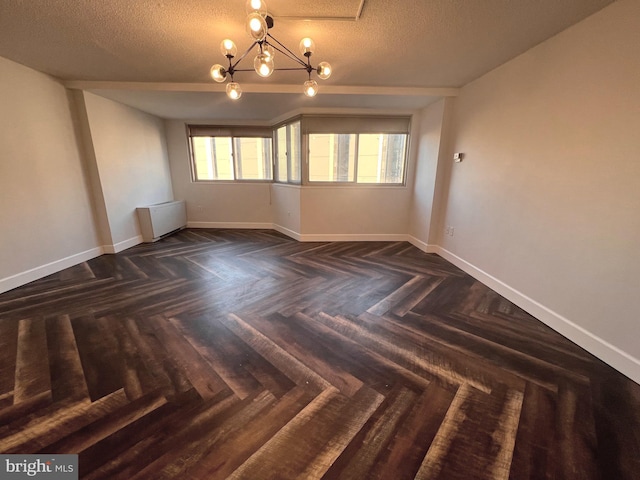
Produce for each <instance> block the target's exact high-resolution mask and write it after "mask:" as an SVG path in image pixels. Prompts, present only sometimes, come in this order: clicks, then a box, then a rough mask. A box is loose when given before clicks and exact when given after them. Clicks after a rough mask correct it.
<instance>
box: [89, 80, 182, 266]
mask: <svg viewBox="0 0 640 480" xmlns="http://www.w3.org/2000/svg"><path fill="white" fill-rule="evenodd" d="M83 98H84V107H85V109H86V120H87V122H88V129H89V134H90V138H89V139H88V141H89V142H90V145H89V148H88V150H90V153H92V155H90V156H89V157H91V158H90V159H89V160H90V161H91V160H92V159H93V160H94V161H95V166H96V172H95V173H97V175H98V176H99V186H100V188H101V195H102V201H103V204H104V209H105V211H106V216H107V221H108V228H109V236H110V238H109V239H108V240H110V241H111V244H110V245H106V247H107V248H106V251H107V252H111V253H113V251H120V250H122V249H124V248H128V247H130V246H132V245H135V244H137V243H140V242H141V241H142V238H141V237H140V229H139V225H138V219H137V216H136V208H137V207H141V206H145V205H152V204H154V203H160V202H166V201H169V200H172V199H173V191H172V185H171V173H170V169H169V159H168V155H167V145H166V140H165V135H164V123H163V121H162V120H160V119H158V118H156V117H153V116H151V115H148V114H146V113H143V112H140V111H139V110H136V109H133V108H131V107H127V106H125V105H122V104H120V103H117V102H114V101H112V100H108V99H106V98H102V97H99V96H97V95H94V94H91V93H88V92H83ZM94 185H95V182H94ZM94 188H95V187H94ZM94 193H95V192H94Z"/></svg>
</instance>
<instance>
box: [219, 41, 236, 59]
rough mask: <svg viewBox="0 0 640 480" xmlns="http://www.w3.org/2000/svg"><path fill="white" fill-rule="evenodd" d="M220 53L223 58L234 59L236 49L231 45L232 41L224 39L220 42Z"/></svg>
mask: <svg viewBox="0 0 640 480" xmlns="http://www.w3.org/2000/svg"><path fill="white" fill-rule="evenodd" d="M220 51H221V52H222V55H224V56H225V57H235V56H236V53H238V47H236V44H235V43H233V40H229V39H228V38H225V39H224V40H222V42H220Z"/></svg>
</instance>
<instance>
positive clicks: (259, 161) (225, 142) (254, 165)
mask: <svg viewBox="0 0 640 480" xmlns="http://www.w3.org/2000/svg"><path fill="white" fill-rule="evenodd" d="M191 145H192V152H193V162H194V168H195V179H196V180H271V179H272V169H271V139H270V138H261V137H240V138H233V137H192V138H191Z"/></svg>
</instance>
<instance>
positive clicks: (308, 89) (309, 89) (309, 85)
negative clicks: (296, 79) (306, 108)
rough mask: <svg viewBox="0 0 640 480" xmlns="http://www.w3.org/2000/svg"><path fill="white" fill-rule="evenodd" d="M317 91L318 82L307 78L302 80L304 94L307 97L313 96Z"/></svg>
mask: <svg viewBox="0 0 640 480" xmlns="http://www.w3.org/2000/svg"><path fill="white" fill-rule="evenodd" d="M316 93H318V82H316V81H315V80H307V81H306V82H304V94H305V95H306V96H307V97H315V96H316Z"/></svg>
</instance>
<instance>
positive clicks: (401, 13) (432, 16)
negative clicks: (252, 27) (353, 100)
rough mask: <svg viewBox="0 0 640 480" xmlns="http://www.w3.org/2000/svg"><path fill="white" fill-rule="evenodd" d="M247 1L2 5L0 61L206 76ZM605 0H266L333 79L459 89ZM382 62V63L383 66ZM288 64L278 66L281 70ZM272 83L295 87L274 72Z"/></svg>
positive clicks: (144, 76)
mask: <svg viewBox="0 0 640 480" xmlns="http://www.w3.org/2000/svg"><path fill="white" fill-rule="evenodd" d="M244 3H245V2H244V0H217V1H215V0H153V1H151V0H140V1H135V2H132V1H130V0H109V1H107V2H97V1H95V0H59V1H55V2H52V1H51V0H28V1H27V0H3V1H2V2H1V3H0V56H2V57H5V58H8V59H10V60H13V61H16V62H18V63H21V64H24V65H26V66H29V67H31V68H34V69H36V70H39V71H42V72H45V73H48V74H50V75H53V76H56V77H59V78H61V79H64V80H94V81H96V80H102V81H137V82H180V83H193V82H209V76H208V75H209V67H210V66H211V65H212V64H213V63H216V62H219V61H220V60H221V58H220V57H221V56H220V53H219V49H218V45H219V44H220V41H221V40H222V39H223V38H226V37H229V38H232V39H234V40H235V41H236V43H237V44H238V49H239V50H240V51H244V49H246V48H247V47H248V46H249V45H250V43H251V42H250V39H249V37H248V36H247V35H246V34H245V32H244V24H243V22H244V18H245V5H244ZM609 3H611V0H537V1H535V2H534V1H524V0H511V1H509V0H483V1H477V0H440V1H436V0H431V1H403V2H389V1H388V0H365V3H364V7H363V9H362V15H361V17H360V19H359V20H358V21H351V22H349V21H336V20H312V21H303V20H294V19H287V18H280V19H278V15H283V16H303V17H304V16H322V17H332V16H335V17H344V16H354V15H355V14H356V13H357V10H358V9H359V6H360V1H359V0H313V1H310V0H303V1H300V0H297V1H296V2H291V1H285V0H273V1H272V2H271V4H270V3H269V1H268V0H267V5H269V8H270V10H271V11H272V12H273V13H274V16H275V19H276V23H275V26H274V28H273V31H272V33H273V35H274V36H276V38H278V39H279V40H280V41H282V42H283V43H285V45H287V46H289V47H290V48H297V45H298V42H299V40H300V38H302V37H303V36H311V37H312V38H313V39H314V40H315V42H316V45H317V52H316V53H317V54H316V56H315V57H314V58H316V59H317V61H321V60H327V61H329V62H330V63H331V64H332V65H333V67H334V72H335V73H334V75H333V76H332V77H331V79H330V80H329V81H328V82H330V84H331V85H358V86H361V85H369V86H400V87H459V86H462V85H464V84H466V83H468V82H470V81H471V80H474V79H475V78H477V77H479V76H481V75H482V74H484V73H486V72H488V71H489V70H491V69H493V68H495V67H496V66H498V65H501V64H502V63H504V62H506V61H508V60H509V59H511V58H513V57H515V56H517V55H518V54H520V53H522V52H524V51H526V50H527V49H529V48H531V47H532V46H534V45H536V44H538V43H540V42H542V41H544V40H546V39H547V38H549V37H551V36H553V35H555V34H556V33H558V32H560V31H562V30H564V29H566V28H567V27H568V26H570V25H573V24H575V23H577V22H578V21H580V20H582V19H583V18H585V17H587V16H589V15H591V14H592V13H594V12H596V11H598V10H600V9H601V8H603V7H605V6H606V5H608V4H609ZM378 62H381V65H378ZM281 66H283V65H281ZM267 81H268V82H271V83H275V84H296V83H299V79H298V78H297V77H296V76H295V75H286V74H282V73H279V72H276V74H274V75H273V76H272V77H271V78H269V79H268V80H267Z"/></svg>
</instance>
